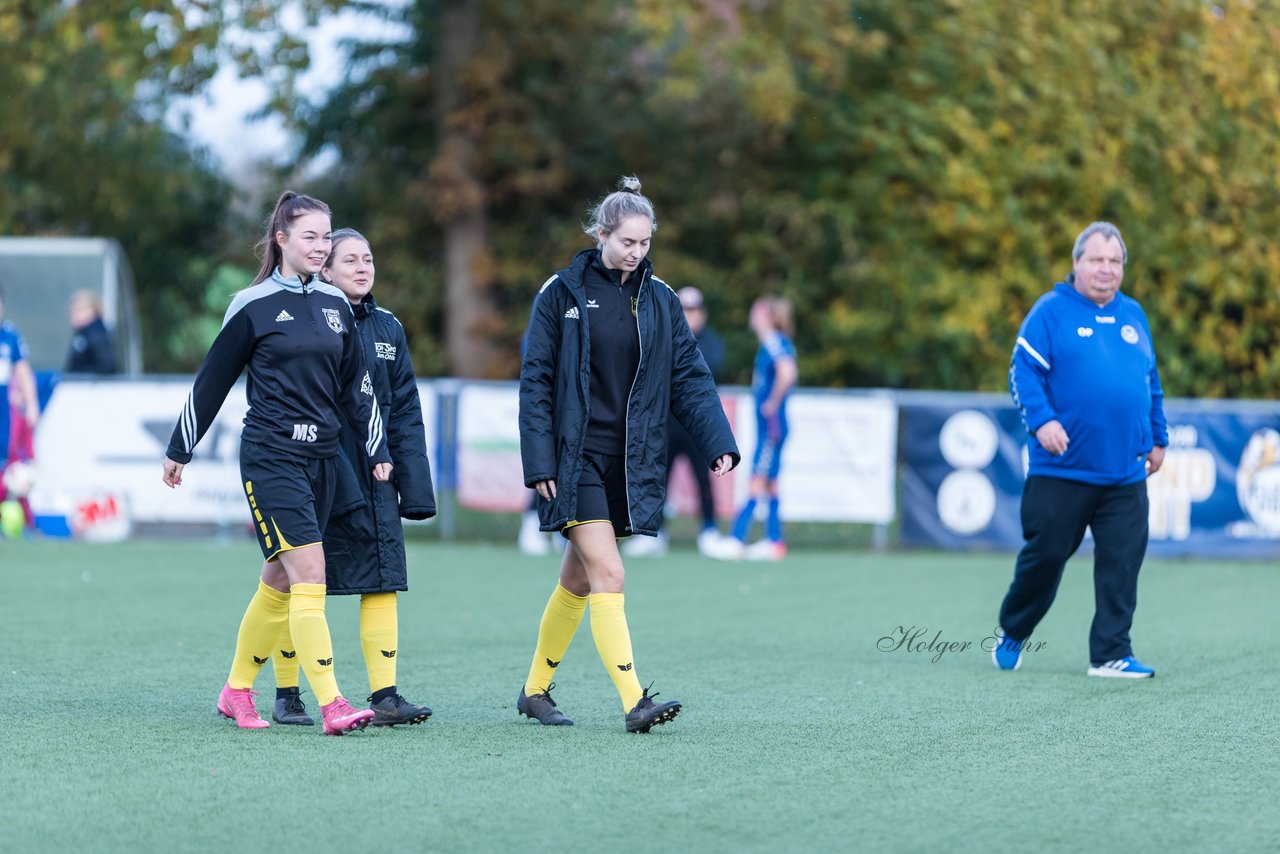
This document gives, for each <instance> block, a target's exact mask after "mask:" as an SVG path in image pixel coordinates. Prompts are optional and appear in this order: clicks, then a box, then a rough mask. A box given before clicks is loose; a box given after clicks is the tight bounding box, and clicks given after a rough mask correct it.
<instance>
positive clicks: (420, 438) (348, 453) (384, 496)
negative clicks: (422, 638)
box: [272, 228, 436, 726]
mask: <svg viewBox="0 0 1280 854" xmlns="http://www.w3.org/2000/svg"><path fill="white" fill-rule="evenodd" d="M321 276H323V277H324V278H325V279H326V280H327V281H329V282H331V283H332V284H333V285H334V286H336V287H337V288H338V289H339V290H341V291H342V292H343V293H344V294H346V296H347V299H348V300H349V301H350V302H351V310H352V312H353V313H354V315H355V328H356V335H357V336H358V338H359V340H360V347H361V350H362V351H363V352H364V359H365V364H366V365H367V366H368V368H369V377H370V379H372V381H373V394H374V398H375V399H376V400H377V403H378V406H379V407H381V410H382V423H383V424H385V425H386V428H387V445H388V448H389V450H390V451H391V460H392V463H393V465H394V468H393V469H392V474H391V479H390V480H388V481H375V480H374V479H373V478H372V477H371V476H368V474H367V473H366V472H365V471H364V469H365V468H367V467H368V466H367V465H366V462H365V461H366V458H367V454H366V450H365V447H364V442H363V440H362V439H361V438H360V436H359V435H357V433H358V431H357V430H356V429H355V428H356V425H346V426H344V429H343V431H342V437H341V443H342V455H343V456H344V457H346V459H347V460H348V461H349V462H350V463H351V467H350V470H349V471H345V470H344V472H343V474H344V478H345V480H346V482H345V483H344V487H345V488H344V489H340V490H339V492H340V496H339V498H336V499H335V501H334V508H335V512H334V514H333V515H331V516H330V518H329V524H328V527H327V528H326V529H325V537H324V555H325V575H326V581H327V583H328V592H329V594H330V595H333V594H351V593H359V594H360V646H361V647H362V649H363V650H364V660H365V666H366V668H367V669H368V671H369V690H370V691H371V692H372V693H371V694H370V696H369V702H370V706H369V707H370V708H371V709H373V711H374V715H375V717H374V719H373V725H374V726H395V725H396V724H417V723H422V722H423V721H425V720H426V719H427V718H428V717H430V716H431V709H429V708H427V707H426V706H418V705H414V704H413V703H410V702H408V701H406V700H405V699H404V697H402V696H400V694H399V693H398V691H397V690H396V653H397V652H398V650H397V639H398V634H399V630H398V626H399V619H398V616H397V609H396V593H397V592H399V591H402V590H407V589H408V587H409V584H408V577H407V576H408V572H407V566H406V560H405V549H404V529H403V528H402V527H401V524H400V519H401V517H403V518H405V519H429V518H431V517H432V516H434V515H436V499H435V492H434V491H433V490H432V487H431V466H430V464H429V463H428V461H427V443H426V430H425V427H424V425H423V423H422V403H421V401H420V400H419V398H418V384H417V379H416V378H415V377H414V373H413V362H412V361H411V360H410V358H409V344H408V341H407V340H406V339H405V334H404V327H403V326H401V325H400V321H399V320H397V319H396V316H395V315H394V314H392V313H391V312H389V311H387V310H386V309H385V308H382V307H381V306H379V305H378V304H377V303H376V302H375V301H374V299H373V294H371V293H370V291H371V290H372V289H373V278H374V266H373V252H372V250H371V249H370V248H369V242H368V241H367V240H365V238H364V236H363V235H361V234H360V233H359V232H358V231H355V230H354V229H350V228H341V229H338V230H337V231H335V232H333V249H332V251H331V252H330V254H329V260H327V261H326V262H325V265H324V269H323V270H322V271H321ZM344 493H345V495H344ZM344 497H349V498H350V500H347V501H344V500H343V498H344ZM353 506H354V509H351V507H353ZM291 652H293V647H292V646H291V645H290V642H289V637H288V633H287V632H286V634H285V637H284V638H283V639H282V643H281V644H280V649H277V650H276V651H275V653H274V655H273V658H272V661H273V662H274V664H275V671H276V705H275V709H274V711H273V713H272V717H274V718H275V720H276V721H277V722H278V723H285V724H288V723H297V724H307V723H310V722H311V718H310V717H309V716H308V715H307V714H306V709H305V708H304V707H303V705H302V701H301V699H299V697H298V666H297V664H296V659H294V658H293V657H292V656H290V653H291Z"/></svg>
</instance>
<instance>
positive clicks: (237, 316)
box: [163, 192, 391, 735]
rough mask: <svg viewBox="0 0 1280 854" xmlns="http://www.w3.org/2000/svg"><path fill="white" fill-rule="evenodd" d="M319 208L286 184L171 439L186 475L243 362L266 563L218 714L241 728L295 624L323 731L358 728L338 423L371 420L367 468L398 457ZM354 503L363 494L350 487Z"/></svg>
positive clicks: (250, 722)
mask: <svg viewBox="0 0 1280 854" xmlns="http://www.w3.org/2000/svg"><path fill="white" fill-rule="evenodd" d="M330 231H331V226H330V214H329V208H328V206H327V205H325V203H324V202H321V201H319V200H318V199H313V198H311V197H309V196H302V195H299V194H297V193H294V192H285V193H284V194H283V195H281V196H280V199H279V201H278V202H276V206H275V209H274V210H273V211H272V213H271V216H270V217H268V219H267V224H266V232H265V234H264V236H263V240H262V243H261V244H260V245H261V246H262V248H263V253H262V266H261V267H260V268H259V270H258V275H257V276H256V277H255V278H254V280H253V283H252V284H251V285H250V287H248V288H246V289H245V290H243V291H241V292H240V293H238V294H236V296H235V298H234V299H233V300H232V301H231V305H230V307H229V308H228V309H227V313H226V315H225V317H224V318H223V321H222V329H221V330H220V331H219V332H218V335H217V337H216V338H215V339H214V341H213V345H212V346H211V347H210V348H209V353H208V355H207V356H206V357H205V360H204V364H203V365H201V367H200V371H199V373H198V374H197V375H196V379H195V383H194V385H193V387H192V390H191V395H190V396H189V397H188V398H187V403H186V406H185V407H184V408H183V410H182V414H181V416H180V417H179V418H178V423H177V426H176V427H175V428H174V430H173V437H172V438H171V439H170V440H169V449H168V452H167V454H166V458H165V461H164V478H163V479H164V483H165V485H166V486H168V487H169V488H170V489H172V488H175V487H177V486H178V485H180V484H181V483H182V472H183V468H184V466H185V465H186V464H187V463H189V462H191V458H192V455H193V452H194V451H195V447H196V444H197V443H198V442H199V441H200V439H201V437H203V436H204V434H205V432H206V431H207V430H208V429H209V426H210V425H211V424H212V423H213V420H214V418H215V417H216V416H217V414H218V410H219V409H220V408H221V406H222V403H223V401H224V400H225V399H226V396H227V393H228V392H229V391H230V390H231V387H232V385H234V384H235V382H236V380H237V379H239V377H240V373H241V371H243V370H244V369H245V368H246V367H247V368H248V380H247V388H246V394H247V396H248V399H249V411H248V412H247V413H246V415H245V419H244V430H243V433H242V434H241V442H240V477H241V481H242V484H243V486H244V491H245V498H246V499H247V501H248V504H249V512H250V514H251V518H252V520H253V521H252V525H253V529H254V531H255V533H256V535H257V538H258V544H259V546H260V547H261V548H262V555H263V557H264V558H265V561H264V563H263V564H262V571H261V579H260V581H259V583H258V590H257V592H256V593H255V594H254V596H253V598H252V600H250V602H249V607H248V609H247V610H246V611H245V614H244V618H243V619H242V620H241V623H240V631H239V634H238V635H237V638H236V650H235V656H234V657H233V659H232V662H231V673H230V675H229V676H228V678H227V682H226V684H225V685H224V686H223V689H222V693H221V694H220V695H219V697H218V703H217V709H218V713H219V714H221V715H222V716H223V717H227V718H231V719H232V720H234V721H235V722H236V724H237V726H239V727H240V728H242V729H263V728H265V727H267V726H269V724H268V723H267V722H266V721H264V720H262V718H260V717H259V716H258V712H257V709H256V708H255V707H254V701H253V695H254V693H255V692H254V691H253V682H254V679H255V678H256V677H257V675H258V671H259V670H260V669H261V668H262V665H263V664H265V663H266V662H267V661H268V660H269V659H270V658H271V652H272V650H273V649H274V648H275V646H276V643H277V641H278V640H279V639H280V637H281V633H282V630H283V629H284V627H285V626H286V625H287V626H288V627H289V630H290V632H291V634H292V637H293V641H294V643H295V644H296V647H297V652H296V655H297V656H298V659H299V661H300V663H301V665H302V669H303V671H304V672H305V673H306V674H307V679H308V681H309V682H310V683H311V687H312V689H313V690H314V691H315V693H316V698H317V700H318V701H319V702H320V706H321V709H320V710H321V714H322V716H323V718H324V730H323V731H324V734H325V735H342V734H343V733H346V732H350V731H352V730H356V729H363V728H364V727H366V726H368V724H369V722H370V721H371V720H372V719H373V717H374V713H373V712H372V711H370V710H369V709H355V708H352V706H351V705H350V704H349V703H348V702H347V701H346V700H345V699H344V698H343V696H342V694H341V693H340V692H339V690H338V683H337V680H336V678H335V677H334V667H333V644H332V642H331V640H330V637H329V624H328V622H327V621H326V619H325V613H324V605H325V559H324V547H323V533H324V528H325V525H326V523H327V521H328V518H329V514H330V511H331V510H332V509H333V505H334V503H335V494H336V492H337V486H338V484H339V482H340V479H341V477H342V475H343V474H344V473H345V475H346V482H347V483H348V484H349V481H350V471H349V470H344V469H343V465H344V464H343V463H342V461H341V459H340V457H339V455H338V448H339V439H340V434H341V429H342V421H343V420H344V419H350V421H351V422H352V423H354V424H360V425H363V428H362V429H363V433H364V447H365V450H366V452H367V455H368V460H369V462H370V464H371V466H372V476H373V477H374V478H375V479H376V480H379V481H385V480H387V478H388V477H390V475H391V456H390V454H389V453H388V451H387V441H386V435H385V432H384V430H383V425H382V418H381V413H380V411H379V408H378V406H377V402H376V401H375V400H374V398H373V386H372V382H371V380H370V377H369V373H368V371H367V370H366V368H365V363H364V357H363V355H362V353H361V349H360V343H359V340H358V339H357V337H356V335H355V329H354V325H353V322H352V312H351V306H350V304H349V303H348V302H347V299H346V297H345V296H344V295H343V293H342V292H341V291H340V290H338V289H337V288H335V287H333V286H332V285H329V284H326V283H324V282H323V281H321V280H320V279H319V276H318V274H319V272H320V270H321V268H322V267H323V266H324V263H325V260H326V259H327V258H328V256H329V250H330V246H331V237H330ZM344 494H345V499H344V500H345V503H348V504H354V503H355V502H356V501H358V496H356V495H353V494H351V490H350V487H349V486H348V488H347V489H345V490H344Z"/></svg>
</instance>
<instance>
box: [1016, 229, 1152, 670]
mask: <svg viewBox="0 0 1280 854" xmlns="http://www.w3.org/2000/svg"><path fill="white" fill-rule="evenodd" d="M1072 260H1073V267H1074V272H1073V274H1072V275H1070V276H1068V277H1067V280H1066V281H1065V282H1059V283H1058V284H1056V285H1054V288H1053V290H1052V291H1050V292H1049V293H1047V294H1045V295H1044V296H1042V297H1041V298H1040V299H1039V301H1037V302H1036V304H1035V306H1033V307H1032V309H1031V311H1030V313H1028V314H1027V317H1026V319H1025V320H1023V322H1022V328H1021V329H1020V330H1019V331H1018V341H1017V344H1016V345H1015V347H1014V350H1013V359H1012V362H1011V363H1010V365H1009V389H1010V391H1011V392H1012V394H1013V400H1014V402H1015V403H1016V404H1017V405H1018V407H1019V409H1021V411H1022V420H1023V422H1024V423H1025V424H1026V425H1027V430H1028V432H1029V433H1031V435H1032V436H1033V437H1034V439H1035V441H1032V442H1031V443H1030V448H1029V451H1030V467H1029V469H1028V472H1027V482H1026V486H1025V487H1024V489H1023V493H1022V536H1023V539H1025V540H1026V545H1025V546H1023V548H1022V551H1021V552H1020V553H1019V554H1018V562H1017V566H1016V568H1015V569H1014V575H1013V583H1012V584H1011V585H1010V586H1009V592H1008V593H1007V594H1005V598H1004V603H1003V604H1002V605H1001V606H1000V634H1001V640H1000V642H999V643H998V644H997V646H996V648H995V650H993V652H992V659H993V660H994V661H995V663H996V666H997V667H999V668H1001V669H1002V670H1014V669H1016V668H1017V667H1018V666H1019V665H1020V664H1021V663H1022V644H1023V642H1025V641H1026V640H1027V638H1029V637H1030V636H1031V633H1032V632H1033V631H1035V628H1036V626H1037V625H1038V624H1039V622H1040V620H1041V619H1043V617H1044V615H1045V613H1046V612H1048V610H1049V606H1050V605H1051V604H1053V598H1054V596H1055V595H1056V593H1057V591H1058V583H1059V582H1060V581H1061V580H1062V571H1063V568H1064V567H1065V565H1066V562H1067V559H1068V558H1070V557H1071V555H1072V554H1074V553H1075V551H1076V549H1077V548H1079V546H1080V542H1081V541H1082V540H1083V539H1084V532H1085V528H1086V527H1087V528H1089V529H1091V530H1092V531H1093V539H1094V570H1093V579H1094V595H1095V600H1096V610H1095V612H1094V618H1093V628H1092V629H1091V631H1090V633H1089V658H1090V667H1089V670H1088V674H1089V675H1090V676H1112V677H1124V678H1131V679H1133V678H1143V677H1150V676H1154V675H1155V671H1154V670H1152V669H1151V668H1149V667H1147V666H1145V665H1143V664H1142V663H1141V662H1139V661H1138V660H1137V659H1136V658H1134V656H1133V649H1132V647H1131V646H1130V644H1129V627H1130V626H1131V625H1132V624H1133V612H1134V609H1135V608H1136V607H1137V601H1138V597H1137V587H1138V570H1139V569H1140V568H1141V566H1142V559H1143V557H1144V555H1145V554H1146V549H1147V512H1148V502H1147V477H1148V476H1149V475H1151V474H1154V473H1155V472H1156V471H1157V470H1158V469H1159V468H1160V464H1161V463H1162V462H1163V461H1164V451H1165V447H1166V446H1167V445H1168V444H1169V436H1168V431H1167V430H1166V429H1165V418H1164V407H1163V405H1162V401H1163V398H1164V394H1163V392H1162V391H1161V389H1160V375H1159V373H1158V372H1157V371H1156V356H1155V348H1154V346H1153V345H1152V342H1151V329H1150V328H1149V327H1148V325H1147V316H1146V314H1145V313H1144V312H1143V310H1142V307H1141V306H1140V305H1138V303H1137V301H1136V300H1134V299H1132V298H1131V297H1128V296H1125V295H1124V294H1122V293H1120V283H1121V281H1122V280H1123V278H1124V264H1125V261H1126V260H1128V255H1127V252H1126V250H1125V245H1124V239H1123V238H1122V237H1121V236H1120V231H1119V229H1117V228H1116V227H1115V226H1114V225H1111V224H1110V223H1105V222H1095V223H1093V224H1092V225H1090V226H1089V227H1088V228H1086V229H1085V230H1084V231H1083V232H1082V233H1081V234H1080V236H1079V237H1078V238H1076V242H1075V247H1074V249H1073V250H1072Z"/></svg>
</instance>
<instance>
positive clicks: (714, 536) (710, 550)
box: [698, 528, 721, 557]
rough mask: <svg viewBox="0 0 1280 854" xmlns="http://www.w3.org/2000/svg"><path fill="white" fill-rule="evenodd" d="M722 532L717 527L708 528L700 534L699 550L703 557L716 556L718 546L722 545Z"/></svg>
mask: <svg viewBox="0 0 1280 854" xmlns="http://www.w3.org/2000/svg"><path fill="white" fill-rule="evenodd" d="M720 539H721V538H720V532H719V531H718V530H717V529H715V528H707V529H706V530H704V531H703V532H702V533H701V534H699V535H698V551H699V552H701V553H702V555H703V557H715V550H716V547H718V546H719V545H720Z"/></svg>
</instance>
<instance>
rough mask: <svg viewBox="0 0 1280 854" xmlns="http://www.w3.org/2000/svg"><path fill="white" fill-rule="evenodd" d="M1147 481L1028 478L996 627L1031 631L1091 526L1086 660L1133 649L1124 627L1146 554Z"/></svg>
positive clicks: (1016, 634)
mask: <svg viewBox="0 0 1280 854" xmlns="http://www.w3.org/2000/svg"><path fill="white" fill-rule="evenodd" d="M1147 508H1148V500H1147V484H1146V481H1139V482H1138V483H1132V484H1128V485H1126V486H1096V485H1094V484H1089V483H1079V482H1076V481H1071V480H1062V479H1060V478H1055V477H1043V476H1032V477H1028V478H1027V482H1026V485H1025V486H1024V487H1023V491H1022V538H1023V539H1024V540H1026V545H1024V546H1023V547H1022V551H1021V552H1019V553H1018V562H1017V564H1016V566H1015V568H1014V572H1013V583H1012V584H1010V585H1009V592H1008V593H1006V594H1005V597H1004V603H1003V604H1002V605H1001V606H1000V626H1001V628H1003V629H1004V631H1005V634H1006V635H1007V636H1008V637H1010V638H1013V639H1014V640H1026V639H1027V638H1029V637H1030V636H1031V633H1032V632H1033V631H1035V628H1036V626H1037V625H1039V623H1040V621H1041V620H1042V619H1044V615H1045V614H1046V613H1048V611H1049V606H1050V605H1052V604H1053V599H1054V596H1056V595H1057V593H1058V584H1059V582H1061V581H1062V571H1063V569H1064V568H1065V566H1066V563H1067V559H1068V558H1070V557H1071V556H1072V555H1073V554H1075V552H1076V549H1078V548H1079V547H1080V542H1081V541H1082V540H1083V539H1084V532H1085V528H1091V529H1092V531H1093V541H1094V558H1093V589H1094V600H1095V611H1094V615H1093V627H1092V628H1091V629H1090V631H1089V660H1090V663H1091V664H1093V665H1095V666H1096V665H1099V664H1104V663H1106V662H1108V661H1113V660H1115V659H1117V658H1124V657H1125V656H1127V655H1131V654H1132V653H1133V649H1132V647H1131V646H1130V644H1129V627H1130V626H1132V625H1133V612H1134V610H1135V609H1136V608H1137V605H1138V570H1139V569H1141V568H1142V559H1143V557H1144V556H1145V555H1146V551H1147Z"/></svg>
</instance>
